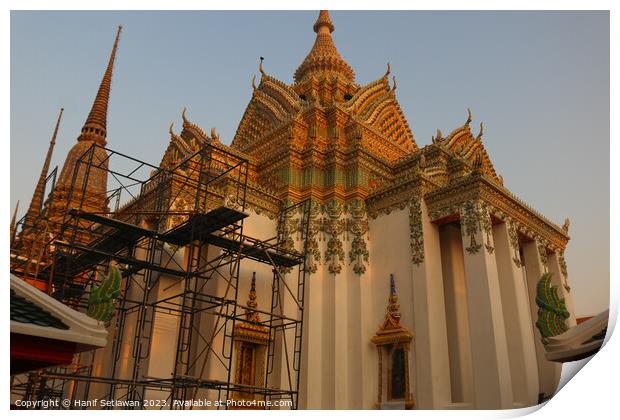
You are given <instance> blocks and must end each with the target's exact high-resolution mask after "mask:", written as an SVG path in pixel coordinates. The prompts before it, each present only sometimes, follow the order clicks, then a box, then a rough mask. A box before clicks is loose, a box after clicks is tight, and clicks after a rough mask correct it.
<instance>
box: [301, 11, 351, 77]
mask: <svg viewBox="0 0 620 420" xmlns="http://www.w3.org/2000/svg"><path fill="white" fill-rule="evenodd" d="M313 29H314V32H316V40H315V41H314V45H313V46H312V49H311V50H310V52H309V53H308V55H307V56H306V58H305V59H304V61H303V63H301V65H300V66H299V67H298V68H297V70H296V71H295V82H297V83H299V82H301V81H302V80H304V79H306V78H308V77H310V76H311V75H313V74H316V75H331V76H335V75H337V76H339V77H343V78H344V79H345V80H348V81H350V82H352V81H353V79H354V78H355V74H354V73H353V69H351V66H349V65H348V64H347V63H346V61H344V60H343V59H342V57H341V56H340V53H339V52H338V50H337V49H336V46H335V45H334V40H333V39H332V36H331V33H332V32H333V31H334V24H333V23H332V20H331V18H330V17H329V13H328V12H327V10H321V11H320V13H319V17H318V19H317V20H316V22H315V24H314V26H313Z"/></svg>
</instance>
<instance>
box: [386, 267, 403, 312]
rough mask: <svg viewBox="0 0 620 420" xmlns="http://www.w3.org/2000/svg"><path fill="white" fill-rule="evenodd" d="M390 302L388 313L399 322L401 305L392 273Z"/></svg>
mask: <svg viewBox="0 0 620 420" xmlns="http://www.w3.org/2000/svg"><path fill="white" fill-rule="evenodd" d="M388 302H389V303H388V313H389V314H390V315H391V316H392V318H393V319H394V320H395V321H396V322H398V321H399V320H400V305H399V304H398V295H397V294H396V284H395V282H394V274H390V298H389V300H388Z"/></svg>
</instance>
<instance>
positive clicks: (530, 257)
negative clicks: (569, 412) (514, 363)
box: [523, 241, 562, 396]
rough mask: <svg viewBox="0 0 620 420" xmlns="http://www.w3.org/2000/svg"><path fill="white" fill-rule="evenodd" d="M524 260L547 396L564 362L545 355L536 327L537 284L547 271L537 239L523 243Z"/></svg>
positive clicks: (542, 383)
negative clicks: (555, 360) (557, 361)
mask: <svg viewBox="0 0 620 420" xmlns="http://www.w3.org/2000/svg"><path fill="white" fill-rule="evenodd" d="M523 260H524V261H523V262H524V263H525V274H526V277H527V288H528V295H529V300H530V310H531V314H532V329H533V331H534V342H535V346H536V359H537V360H538V380H539V393H541V394H544V395H545V396H552V395H553V394H554V393H555V391H556V389H557V386H558V382H559V381H560V373H561V371H562V364H561V363H556V362H550V361H549V360H547V357H546V356H545V347H544V346H543V344H542V341H541V340H542V339H541V335H540V331H538V328H537V327H536V320H537V319H538V306H537V305H536V286H537V284H538V281H539V280H540V277H541V276H542V275H543V273H545V272H546V267H545V266H544V265H543V262H542V260H541V256H540V254H539V252H538V246H537V244H536V241H529V242H526V243H524V244H523Z"/></svg>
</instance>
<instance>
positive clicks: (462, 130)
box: [433, 110, 499, 181]
mask: <svg viewBox="0 0 620 420" xmlns="http://www.w3.org/2000/svg"><path fill="white" fill-rule="evenodd" d="M470 123H471V112H469V110H468V118H467V121H466V122H465V124H463V125H462V126H461V127H459V128H457V129H455V130H453V131H452V132H451V133H450V134H449V135H448V136H447V137H446V138H441V132H440V131H439V130H438V132H437V137H433V142H434V143H438V144H440V145H441V146H443V148H444V149H445V150H448V151H450V152H451V153H452V154H453V155H454V156H456V157H457V158H462V159H463V160H464V161H465V162H467V163H469V164H470V165H471V166H472V167H477V169H478V170H479V171H480V172H482V173H484V174H486V175H488V176H490V177H491V178H494V179H495V180H498V181H499V177H498V175H497V173H496V172H495V168H494V167H493V163H492V162H491V159H490V157H489V154H488V153H487V151H486V149H485V147H484V144H483V143H482V136H483V134H484V126H483V125H482V123H480V131H479V133H478V134H477V135H476V136H475V137H474V135H473V134H472V132H471V127H470Z"/></svg>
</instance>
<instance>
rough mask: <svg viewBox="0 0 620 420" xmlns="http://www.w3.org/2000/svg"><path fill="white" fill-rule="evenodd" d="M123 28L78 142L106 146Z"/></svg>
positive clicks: (118, 35)
mask: <svg viewBox="0 0 620 420" xmlns="http://www.w3.org/2000/svg"><path fill="white" fill-rule="evenodd" d="M122 29H123V27H122V26H119V27H118V31H117V32H116V39H115V40H114V46H113V47H112V53H111V54H110V60H109V61H108V66H107V67H106V70H105V73H104V74H103V79H102V80H101V84H100V85H99V90H98V91H97V96H95V101H94V102H93V106H92V108H91V110H90V113H89V114H88V118H87V119H86V122H85V123H84V126H83V127H82V133H81V134H80V137H79V138H78V141H88V140H91V141H95V142H97V143H100V144H102V145H105V144H106V134H107V118H108V101H109V99H110V89H111V87H112V70H113V68H114V60H115V59H116V50H117V49H118V40H119V38H120V36H121V30H122Z"/></svg>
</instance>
